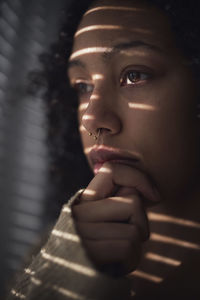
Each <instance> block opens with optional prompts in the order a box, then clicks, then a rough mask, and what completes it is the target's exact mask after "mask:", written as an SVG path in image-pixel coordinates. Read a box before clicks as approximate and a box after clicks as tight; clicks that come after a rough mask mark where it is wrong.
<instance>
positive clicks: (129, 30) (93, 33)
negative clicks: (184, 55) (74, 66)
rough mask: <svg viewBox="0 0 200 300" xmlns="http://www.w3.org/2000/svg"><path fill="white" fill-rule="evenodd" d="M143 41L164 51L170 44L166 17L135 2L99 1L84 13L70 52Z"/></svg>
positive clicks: (151, 7)
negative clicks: (131, 41)
mask: <svg viewBox="0 0 200 300" xmlns="http://www.w3.org/2000/svg"><path fill="white" fill-rule="evenodd" d="M130 39H131V40H138V39H139V40H141V39H142V40H143V41H144V42H151V43H153V44H155V45H157V46H161V47H163V48H166V47H168V48H170V47H171V46H172V45H173V35H172V33H171V30H170V24H169V22H168V20H167V18H166V16H165V15H164V14H163V13H162V12H161V11H159V10H158V9H157V8H156V7H153V6H150V5H147V4H145V3H144V2H138V1H131V2H130V1H126V0H125V1H98V2H96V3H95V5H94V6H93V7H91V8H89V9H88V11H87V12H86V13H85V14H84V16H83V18H82V20H81V22H80V25H79V27H78V30H77V32H76V34H75V37H74V46H73V53H74V52H76V51H78V50H80V49H83V48H90V47H98V46H99V47H100V46H101V47H103V46H105V47H109V46H112V45H113V44H116V43H120V42H127V41H128V40H130Z"/></svg>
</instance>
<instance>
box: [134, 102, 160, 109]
mask: <svg viewBox="0 0 200 300" xmlns="http://www.w3.org/2000/svg"><path fill="white" fill-rule="evenodd" d="M128 106H129V107H130V108H135V109H141V110H149V111H155V110H157V108H156V107H155V106H153V105H149V104H142V103H130V102H129V103H128Z"/></svg>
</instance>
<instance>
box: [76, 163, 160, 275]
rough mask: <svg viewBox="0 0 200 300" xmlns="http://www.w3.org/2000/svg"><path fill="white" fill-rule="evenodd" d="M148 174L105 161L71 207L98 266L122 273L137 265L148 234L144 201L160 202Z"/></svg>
mask: <svg viewBox="0 0 200 300" xmlns="http://www.w3.org/2000/svg"><path fill="white" fill-rule="evenodd" d="M157 200H158V199H157V195H156V194H155V192H154V190H153V188H152V186H151V184H150V183H149V180H148V179H147V178H146V176H145V175H144V174H143V173H142V172H140V171H138V170H136V169H134V168H133V167H130V166H127V165H124V164H121V163H105V164H104V165H103V167H102V168H101V169H100V170H99V172H98V174H97V175H96V176H95V177H94V178H93V179H92V181H91V182H90V184H89V185H88V187H87V188H86V189H85V191H84V192H83V194H82V196H81V199H80V202H79V203H78V204H75V205H74V206H73V207H72V213H73V216H74V220H75V225H76V228H77V231H78V233H79V235H80V237H81V238H82V242H83V245H84V246H85V248H86V250H87V253H88V255H89V256H90V257H91V259H92V260H93V262H94V263H95V264H96V265H97V267H98V268H100V269H102V270H105V271H107V272H110V273H112V274H113V275H122V274H127V273H129V272H131V271H132V270H134V269H136V268H137V265H138V263H139V259H140V255H141V245H142V242H144V241H145V240H147V239H148V237H149V226H148V220H147V216H146V213H145V205H146V204H147V203H151V202H157Z"/></svg>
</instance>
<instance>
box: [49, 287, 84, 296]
mask: <svg viewBox="0 0 200 300" xmlns="http://www.w3.org/2000/svg"><path fill="white" fill-rule="evenodd" d="M52 289H53V290H55V291H56V292H58V293H60V294H62V295H64V296H66V297H70V299H76V300H83V299H85V297H82V296H81V295H79V294H77V293H75V292H72V291H70V290H68V289H64V288H63V287H60V286H58V285H53V286H52ZM67 299H68V298H67Z"/></svg>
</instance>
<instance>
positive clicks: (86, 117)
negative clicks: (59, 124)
mask: <svg viewBox="0 0 200 300" xmlns="http://www.w3.org/2000/svg"><path fill="white" fill-rule="evenodd" d="M83 120H94V117H93V116H91V115H84V116H83Z"/></svg>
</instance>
